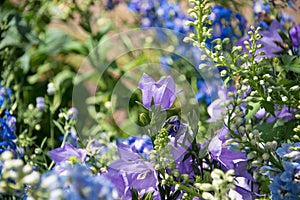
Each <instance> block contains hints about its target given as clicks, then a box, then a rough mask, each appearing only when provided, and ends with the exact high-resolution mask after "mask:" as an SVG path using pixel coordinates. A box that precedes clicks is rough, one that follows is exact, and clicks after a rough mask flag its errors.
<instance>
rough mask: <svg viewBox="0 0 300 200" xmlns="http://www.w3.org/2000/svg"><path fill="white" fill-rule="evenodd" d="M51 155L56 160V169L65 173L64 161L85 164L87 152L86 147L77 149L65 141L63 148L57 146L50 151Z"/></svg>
mask: <svg viewBox="0 0 300 200" xmlns="http://www.w3.org/2000/svg"><path fill="white" fill-rule="evenodd" d="M49 154H50V157H51V158H52V160H53V161H54V162H55V164H56V165H55V168H54V169H55V170H56V171H57V172H59V173H64V170H63V168H62V167H61V166H62V165H63V164H64V163H66V162H67V163H70V164H71V165H74V164H75V163H79V164H83V165H84V164H85V161H86V157H87V152H86V150H84V149H77V148H75V147H74V146H72V145H71V144H69V143H67V142H66V143H65V144H64V146H63V147H62V148H57V149H54V150H51V151H49Z"/></svg>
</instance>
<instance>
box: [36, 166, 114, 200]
mask: <svg viewBox="0 0 300 200" xmlns="http://www.w3.org/2000/svg"><path fill="white" fill-rule="evenodd" d="M62 168H63V171H65V173H64V174H58V173H57V172H55V171H53V170H51V171H48V172H45V173H44V174H43V175H42V177H41V180H40V183H39V184H38V186H36V188H34V189H35V191H34V192H33V193H32V195H31V197H33V198H38V199H53V200H54V199H55V200H56V199H66V200H84V199H91V200H97V199H105V200H113V199H116V197H115V196H116V195H114V194H116V192H115V190H114V187H113V185H112V183H111V182H110V181H109V180H108V179H106V178H105V177H104V176H102V175H99V174H92V173H91V171H90V170H89V169H88V168H87V167H85V166H81V165H78V164H75V165H74V166H72V165H69V164H67V163H64V164H63V165H62Z"/></svg>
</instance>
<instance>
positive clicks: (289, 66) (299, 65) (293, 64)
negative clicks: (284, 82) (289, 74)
mask: <svg viewBox="0 0 300 200" xmlns="http://www.w3.org/2000/svg"><path fill="white" fill-rule="evenodd" d="M281 61H282V64H283V68H284V69H285V70H287V71H293V72H295V73H298V74H300V57H297V56H289V55H286V56H282V57H281Z"/></svg>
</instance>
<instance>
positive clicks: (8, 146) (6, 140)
mask: <svg viewBox="0 0 300 200" xmlns="http://www.w3.org/2000/svg"><path fill="white" fill-rule="evenodd" d="M11 94H12V91H11V89H7V88H5V87H2V85H1V84H0V111H2V109H4V113H3V115H2V116H1V117H0V135H1V139H0V154H1V153H2V152H4V151H6V150H10V151H12V152H14V154H15V156H20V155H19V151H18V149H17V145H16V143H15V142H16V135H15V132H16V118H15V117H14V116H13V115H12V114H11V113H10V111H9V110H8V109H9V107H10V104H11ZM5 106H6V109H5ZM0 114H1V113H0Z"/></svg>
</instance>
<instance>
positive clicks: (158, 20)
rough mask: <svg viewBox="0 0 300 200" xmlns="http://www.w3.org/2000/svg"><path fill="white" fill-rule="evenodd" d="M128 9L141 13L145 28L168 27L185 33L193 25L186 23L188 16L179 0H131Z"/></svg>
mask: <svg viewBox="0 0 300 200" xmlns="http://www.w3.org/2000/svg"><path fill="white" fill-rule="evenodd" d="M128 9H129V10H132V11H133V12H136V13H138V14H139V15H140V23H141V26H142V27H143V28H147V27H161V28H168V29H172V30H174V31H176V32H180V33H184V34H185V33H187V32H188V31H190V30H191V27H187V26H185V25H184V24H185V21H186V20H187V19H188V17H187V16H186V15H185V13H184V12H183V9H182V8H181V6H180V5H179V3H177V2H170V1H166V0H159V1H155V0H129V3H128Z"/></svg>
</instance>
